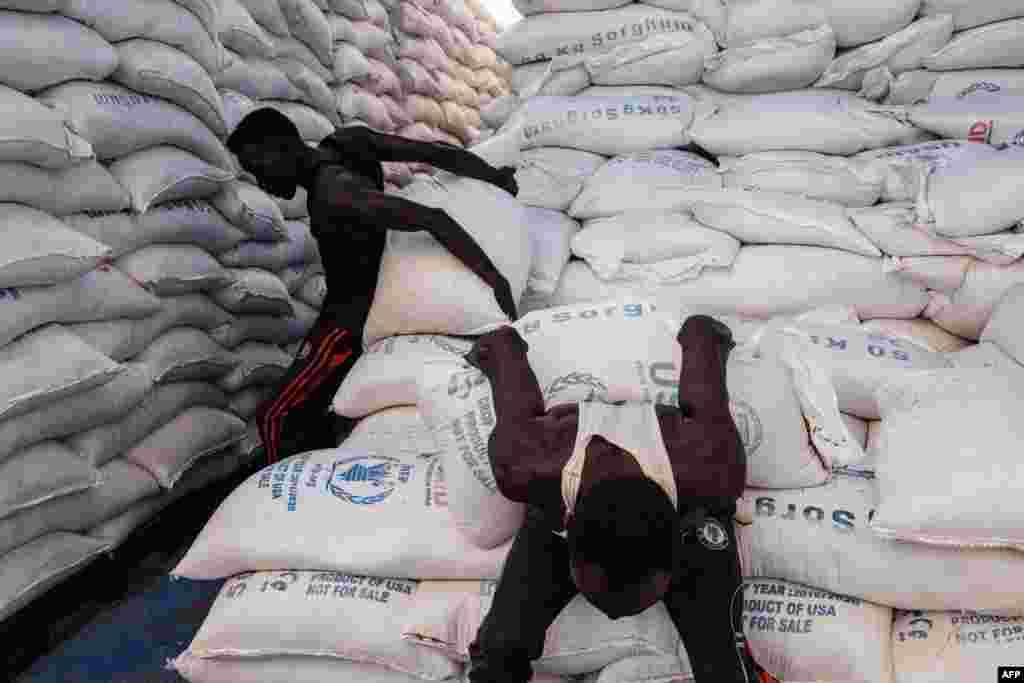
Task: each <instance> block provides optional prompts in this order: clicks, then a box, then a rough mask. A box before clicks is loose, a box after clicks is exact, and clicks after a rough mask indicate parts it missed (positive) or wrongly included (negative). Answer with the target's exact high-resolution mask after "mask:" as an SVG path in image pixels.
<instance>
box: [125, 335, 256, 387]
mask: <svg viewBox="0 0 1024 683" xmlns="http://www.w3.org/2000/svg"><path fill="white" fill-rule="evenodd" d="M240 360H241V359H240V358H239V357H238V356H237V355H236V354H234V353H232V352H230V351H227V350H226V349H223V348H221V347H220V345H219V344H217V343H215V342H214V341H213V340H212V339H210V336H209V335H208V334H206V333H205V332H203V331H202V330H198V329H196V328H194V327H177V328H172V329H171V330H169V331H167V332H165V333H164V334H162V335H160V336H159V337H158V338H157V339H156V340H155V341H154V342H153V343H152V344H150V345H149V346H148V347H147V348H146V350H145V351H143V352H142V353H140V354H139V355H138V357H137V358H136V359H135V361H136V362H138V363H143V364H145V365H146V367H148V368H149V371H150V375H151V376H152V377H153V381H154V382H155V383H156V384H169V383H171V382H198V381H203V380H216V379H219V378H221V377H223V376H224V375H226V374H227V373H229V372H231V371H232V370H233V369H234V368H235V367H237V366H238V364H239V362H240Z"/></svg>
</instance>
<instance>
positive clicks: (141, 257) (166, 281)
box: [114, 244, 231, 297]
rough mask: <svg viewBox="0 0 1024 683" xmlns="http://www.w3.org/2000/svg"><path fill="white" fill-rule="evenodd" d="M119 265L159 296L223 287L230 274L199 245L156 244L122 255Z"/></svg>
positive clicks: (118, 261)
mask: <svg viewBox="0 0 1024 683" xmlns="http://www.w3.org/2000/svg"><path fill="white" fill-rule="evenodd" d="M114 265H116V266H117V268H118V269H119V270H120V271H121V272H123V273H124V274H125V275H127V276H128V277H130V278H132V279H133V280H134V281H135V282H137V283H139V284H140V285H142V286H143V287H145V288H146V289H147V290H148V291H150V292H152V293H153V294H156V295H157V296H160V297H165V296H181V295H183V294H194V293H197V292H208V291H211V290H214V289H220V288H221V287H224V286H226V285H228V284H230V283H231V277H230V276H229V274H228V271H227V270H225V269H224V268H223V267H222V266H221V265H220V264H219V263H217V260H216V259H214V258H213V257H212V256H210V254H208V253H207V252H205V251H203V250H202V249H200V248H199V247H194V246H191V245H184V244H177V245H168V244H154V245H151V246H148V247H142V248H141V249H139V250H137V251H133V252H131V253H130V254H127V255H125V256H122V257H121V258H119V259H117V261H116V262H115V263H114Z"/></svg>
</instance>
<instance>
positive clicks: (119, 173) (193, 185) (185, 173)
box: [110, 145, 235, 213]
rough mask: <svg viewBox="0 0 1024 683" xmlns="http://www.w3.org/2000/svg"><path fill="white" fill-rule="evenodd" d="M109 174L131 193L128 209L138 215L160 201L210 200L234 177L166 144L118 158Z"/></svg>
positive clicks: (231, 173) (232, 172)
mask: <svg viewBox="0 0 1024 683" xmlns="http://www.w3.org/2000/svg"><path fill="white" fill-rule="evenodd" d="M110 172H111V173H113V174H114V177H115V178H117V180H118V182H120V183H121V184H122V185H123V186H124V187H125V189H127V190H128V192H129V194H131V197H132V208H133V209H134V210H135V211H137V212H138V213H145V212H146V211H148V210H149V207H151V206H153V205H156V204H160V203H161V202H170V201H174V200H176V199H206V198H209V197H213V196H214V195H216V194H218V193H219V192H220V191H221V190H222V189H223V187H224V185H225V184H226V183H228V182H229V181H231V180H234V178H235V172H234V171H227V170H224V169H223V168H218V167H216V166H211V165H210V164H208V163H206V162H205V161H203V160H202V159H200V158H199V157H197V156H195V155H193V154H190V153H189V152H186V151H185V150H183V149H178V148H177V147H171V146H170V145H158V146H156V147H150V148H148V149H144V150H141V151H139V152H133V153H131V154H129V155H128V156H124V157H121V158H120V159H118V160H117V161H115V162H114V163H113V164H111V165H110Z"/></svg>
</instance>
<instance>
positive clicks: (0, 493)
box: [0, 441, 100, 518]
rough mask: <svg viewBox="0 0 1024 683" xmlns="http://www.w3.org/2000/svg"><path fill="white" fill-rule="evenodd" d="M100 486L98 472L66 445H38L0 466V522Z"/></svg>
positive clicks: (12, 457) (45, 443) (47, 443)
mask: <svg viewBox="0 0 1024 683" xmlns="http://www.w3.org/2000/svg"><path fill="white" fill-rule="evenodd" d="M99 483H100V473H99V472H98V471H97V470H96V468H95V467H93V466H92V465H90V464H89V463H88V462H86V461H85V460H83V459H82V458H81V457H79V455H78V454H77V453H75V452H74V451H72V450H71V449H70V448H68V447H67V446H65V445H64V444H62V443H60V442H59V441H47V442H44V443H40V444H36V445H35V446H31V447H29V448H26V449H25V450H24V451H22V452H20V453H17V454H15V455H13V456H11V457H10V458H8V459H7V460H5V461H4V462H3V463H0V518H2V517H7V516H9V515H11V514H13V513H16V512H18V511H20V510H24V509H27V508H31V507H35V506H36V505H39V504H41V503H45V502H46V501H48V500H53V499H54V498H60V497H61V496H67V495H70V494H72V493H77V492H78V491H84V490H86V489H89V488H92V487H94V486H97V485H98V484H99Z"/></svg>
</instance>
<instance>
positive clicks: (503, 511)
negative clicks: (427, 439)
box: [417, 358, 526, 549]
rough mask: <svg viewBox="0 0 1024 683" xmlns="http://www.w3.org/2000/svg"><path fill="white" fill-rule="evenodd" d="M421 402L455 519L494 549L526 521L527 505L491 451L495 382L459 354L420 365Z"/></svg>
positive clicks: (476, 542)
mask: <svg viewBox="0 0 1024 683" xmlns="http://www.w3.org/2000/svg"><path fill="white" fill-rule="evenodd" d="M418 379H419V382H418V387H417V394H418V395H417V405H418V407H419V410H420V413H421V414H422V416H423V422H424V424H426V426H427V427H428V428H429V429H430V433H431V434H432V435H433V438H434V440H435V442H436V443H437V445H438V447H439V448H440V451H441V458H442V463H443V464H444V471H445V481H446V483H447V486H448V489H449V492H450V497H449V501H448V509H449V510H450V512H451V516H452V521H453V522H454V524H455V527H456V528H457V529H458V530H459V532H460V533H461V534H462V535H463V536H464V537H465V538H466V539H467V541H468V542H469V543H471V544H472V545H473V546H475V547H478V548H484V549H489V548H494V547H496V546H498V545H500V544H502V543H504V542H506V541H508V540H509V539H510V538H512V537H513V536H514V535H515V534H516V531H518V529H519V528H520V527H521V526H522V523H523V515H524V513H525V511H526V506H525V505H524V504H523V503H521V502H515V501H512V500H509V499H508V498H506V497H505V495H504V494H503V493H502V492H501V490H500V489H499V487H498V482H497V478H496V477H495V475H494V471H493V469H492V466H491V460H490V456H489V454H488V450H489V444H490V436H491V434H492V432H493V430H494V427H495V424H496V422H495V419H496V415H495V408H494V397H493V391H492V387H491V384H490V382H488V381H487V378H486V377H485V376H484V375H483V373H481V372H480V371H479V370H477V369H475V368H473V367H471V366H469V365H467V364H465V363H463V362H462V361H461V360H460V359H453V358H449V359H444V360H434V361H428V362H427V363H426V364H425V365H423V366H422V367H421V369H420V375H419V378H418Z"/></svg>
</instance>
